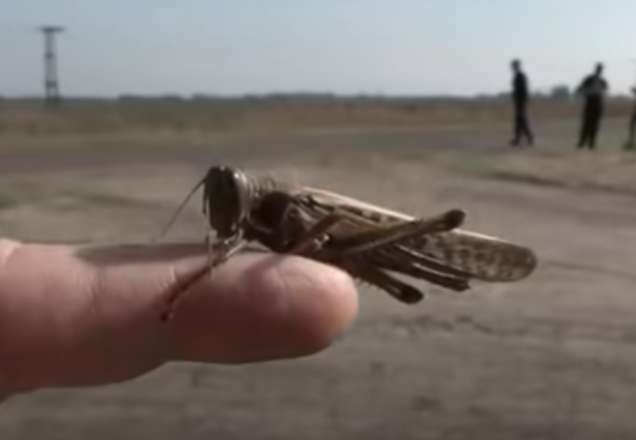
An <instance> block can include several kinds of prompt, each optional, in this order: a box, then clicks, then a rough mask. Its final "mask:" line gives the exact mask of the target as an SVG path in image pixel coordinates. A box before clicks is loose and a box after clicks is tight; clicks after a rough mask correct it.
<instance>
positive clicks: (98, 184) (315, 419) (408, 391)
mask: <svg viewBox="0 0 636 440" xmlns="http://www.w3.org/2000/svg"><path fill="white" fill-rule="evenodd" d="M622 124H623V121H621V120H613V121H608V122H607V124H606V132H605V133H606V134H605V137H604V138H603V142H602V148H603V151H600V152H598V153H588V152H575V151H574V149H573V147H572V140H573V137H574V134H575V131H576V124H575V122H574V121H561V122H551V123H544V124H543V125H541V126H539V127H538V129H537V131H538V132H539V133H540V138H539V142H540V144H539V145H538V147H537V148H535V149H533V150H532V151H530V150H523V151H517V150H514V151H513V150H512V149H510V148H509V147H507V146H506V145H505V140H506V139H507V135H508V128H507V126H492V127H483V128H480V129H474V128H466V129H450V128H445V127H439V128H437V129H431V128H427V129H416V128H413V129H399V130H390V129H384V130H380V129H378V130H376V131H369V130H354V129H351V130H322V131H304V132H297V133H294V134H277V135H267V136H264V135H263V136H257V135H250V136H247V135H246V136H241V135H234V136H229V135H228V136H216V137H211V136H203V135H191V134H189V135H187V139H185V138H184V142H183V145H184V146H183V147H176V146H175V147H174V148H162V149H153V145H152V144H151V143H148V144H143V145H134V146H132V145H131V147H130V148H122V146H121V145H119V146H118V148H117V149H116V150H112V149H109V148H107V147H103V148H87V149H85V150H83V149H72V150H65V149H50V148H49V149H47V148H46V145H43V146H42V148H41V149H38V148H30V149H29V150H28V151H24V152H19V151H15V149H12V150H10V151H4V152H3V150H0V173H1V174H0V185H1V187H2V189H0V208H2V209H0V230H1V231H2V232H3V234H5V235H6V236H9V237H17V238H22V239H27V240H37V241H56V240H62V241H78V242H83V241H91V242H94V243H112V242H144V241H147V240H148V239H149V238H150V237H151V236H152V235H153V233H156V232H157V231H159V230H160V229H161V226H162V225H163V223H164V221H165V220H166V219H167V218H168V217H169V216H170V214H171V212H172V209H174V207H175V206H176V205H177V204H178V202H179V201H180V198H181V197H183V195H185V193H186V192H187V190H188V189H189V188H190V186H191V185H192V184H193V183H194V182H195V181H196V180H197V178H198V177H199V176H200V175H201V174H202V173H203V172H204V170H205V168H206V164H211V163H221V162H222V163H230V164H233V165H237V166H241V167H243V168H245V169H247V170H249V171H253V172H255V173H260V174H267V173H270V174H272V175H275V176H277V177H281V178H285V179H288V180H292V181H296V182H303V183H305V182H306V183H308V184H311V185H313V186H325V187H327V188H330V189H334V190H337V191H340V192H345V193H347V194H350V195H353V196H356V197H359V198H362V199H366V200H370V201H374V202H377V203H381V204H385V205H387V206H389V207H392V208H395V209H399V210H403V211H406V212H409V213H412V214H421V215H430V214H432V213H438V212H441V211H442V210H444V209H447V208H451V207H460V208H462V209H464V210H466V211H467V213H468V219H467V222H468V223H467V228H468V229H473V230H476V231H480V232H484V233H489V234H494V235H499V236H502V237H505V238H507V239H510V240H513V241H515V242H519V243H522V244H526V245H528V246H531V247H532V248H534V249H535V250H536V252H537V255H538V257H539V261H540V263H539V267H538V269H537V271H536V272H535V273H534V274H533V275H532V276H531V277H530V278H528V279H527V280H524V281H522V282H519V283H514V284H492V285H491V284H475V286H474V288H473V289H471V290H470V291H469V292H468V293H463V294H455V293H447V292H444V291H442V290H440V289H436V288H427V290H428V291H429V292H430V297H429V299H428V300H427V301H425V302H423V303H421V304H419V305H416V306H405V305H402V304H398V303H396V302H395V301H394V300H393V299H391V298H389V297H388V296H387V295H385V294H383V293H382V292H379V291H375V290H372V289H366V288H361V289H360V295H361V301H360V303H361V311H360V316H359V319H358V320H357V322H356V324H355V326H354V327H353V328H352V329H351V330H350V331H349V332H348V334H346V335H344V336H343V337H342V338H341V339H340V340H339V341H338V342H337V343H336V344H335V345H334V346H333V347H331V348H330V349H328V350H326V351H325V352H323V353H321V354H318V355H316V356H312V357H309V358H305V359H301V360H293V361H277V362H270V363H264V364H254V365H245V366H211V365H194V364H176V363H175V364H171V365H168V366H165V367H163V368H161V369H159V370H157V371H155V372H153V373H152V374H149V375H147V376H145V377H143V378H140V379H138V380H134V381H131V382H128V383H125V384H119V385H113V386H106V387H99V388H91V389H78V390H44V391H39V392H36V393H33V394H30V395H23V396H19V397H16V398H13V399H11V400H9V401H7V402H6V403H4V404H3V405H2V406H1V407H0V433H1V434H0V438H2V439H3V440H27V439H28V440H39V439H43V440H44V439H46V440H56V439H60V440H62V439H64V440H72V439H84V438H91V439H93V440H101V439H104V440H106V439H109V440H110V439H137V438H149V439H155V440H159V439H173V438H180V439H210V438H217V439H226V438H227V439H233V438H259V439H281V438H298V437H301V436H302V438H305V439H307V440H309V439H323V438H343V439H348V438H366V439H386V438H400V439H449V440H450V439H490V440H492V439H528V440H529V439H581V440H584V439H599V438H608V439H633V438H636V419H635V418H634V416H633V413H634V408H636V319H635V318H636V270H635V269H634V261H636V246H634V244H636V203H634V202H635V198H634V195H635V194H636V159H634V158H632V156H630V155H629V154H623V153H620V152H619V141H618V140H619V138H620V136H621V135H622V134H623V131H622V129H623V125H622ZM184 136H186V135H184ZM193 136H194V137H195V138H196V139H194V140H193ZM196 136H198V137H196ZM123 147H125V146H123ZM113 151H115V153H113ZM197 208H198V203H196V202H194V203H192V206H191V207H190V209H189V210H188V211H187V212H186V213H185V215H184V216H183V217H182V219H181V220H180V222H179V224H178V225H177V226H176V228H175V230H174V231H173V232H172V234H171V236H170V239H174V240H182V239H187V240H199V239H200V238H201V237H203V231H204V229H203V222H202V219H201V218H200V215H199V213H198V210H197Z"/></svg>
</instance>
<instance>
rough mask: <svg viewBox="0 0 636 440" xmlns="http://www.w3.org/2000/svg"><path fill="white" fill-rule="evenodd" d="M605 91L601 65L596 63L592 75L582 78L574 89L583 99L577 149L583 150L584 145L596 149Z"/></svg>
mask: <svg viewBox="0 0 636 440" xmlns="http://www.w3.org/2000/svg"><path fill="white" fill-rule="evenodd" d="M607 89H608V84H607V81H606V80H605V78H603V64H601V63H597V64H596V68H595V70H594V73H592V74H590V75H588V76H586V77H585V78H583V81H582V82H581V84H580V85H579V87H578V88H577V89H576V92H577V93H579V94H580V95H582V96H583V98H584V99H585V102H584V104H583V121H582V124H581V132H580V135H579V143H578V144H577V147H578V148H584V147H585V146H586V145H587V147H588V148H589V149H590V150H593V149H594V148H596V137H597V135H598V129H599V125H600V123H601V117H602V116H603V100H604V98H605V94H606V93H607Z"/></svg>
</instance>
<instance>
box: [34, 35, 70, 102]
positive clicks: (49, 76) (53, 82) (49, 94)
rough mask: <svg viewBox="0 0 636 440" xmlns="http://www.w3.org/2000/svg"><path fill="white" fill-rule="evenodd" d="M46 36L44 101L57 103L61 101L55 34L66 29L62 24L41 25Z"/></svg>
mask: <svg viewBox="0 0 636 440" xmlns="http://www.w3.org/2000/svg"><path fill="white" fill-rule="evenodd" d="M39 31H40V32H42V34H43V36H44V102H45V103H46V104H47V105H56V104H59V103H60V101H61V97H60V88H59V83H58V79H57V56H56V54H55V36H56V34H58V33H60V32H62V31H64V28H63V27H62V26H40V28H39Z"/></svg>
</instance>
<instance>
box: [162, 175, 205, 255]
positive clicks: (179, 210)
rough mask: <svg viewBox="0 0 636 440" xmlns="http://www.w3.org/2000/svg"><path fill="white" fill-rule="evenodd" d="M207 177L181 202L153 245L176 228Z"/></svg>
mask: <svg viewBox="0 0 636 440" xmlns="http://www.w3.org/2000/svg"><path fill="white" fill-rule="evenodd" d="M207 177H208V176H207V175H206V176H205V177H203V179H201V181H199V182H198V183H197V184H196V185H194V187H193V188H192V189H191V190H190V192H189V193H188V195H187V196H185V198H184V199H183V201H182V202H181V204H180V205H179V207H178V208H177V209H176V211H175V212H174V214H172V217H171V218H170V221H168V223H167V224H166V226H164V227H163V229H162V230H161V233H159V234H158V235H157V236H156V237H154V238H153V240H152V242H153V243H156V242H158V241H159V240H161V239H162V238H164V237H165V236H166V234H167V233H168V231H169V230H170V228H172V226H174V224H175V222H176V221H177V219H178V218H179V216H180V215H181V213H182V212H183V209H184V208H185V207H186V205H187V204H188V202H189V201H190V199H191V198H192V196H193V195H194V193H195V192H197V190H198V189H199V188H201V185H203V184H204V183H205V180H206V179H207Z"/></svg>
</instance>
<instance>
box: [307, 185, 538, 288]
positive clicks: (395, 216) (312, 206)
mask: <svg viewBox="0 0 636 440" xmlns="http://www.w3.org/2000/svg"><path fill="white" fill-rule="evenodd" d="M296 196H297V197H296V200H297V201H298V203H299V204H300V206H301V207H302V208H303V209H304V210H305V211H309V212H311V213H313V215H314V216H316V217H317V218H318V217H320V216H324V215H328V214H329V213H332V212H336V211H341V212H346V213H347V214H348V215H347V219H345V220H343V222H341V223H340V224H338V225H337V229H336V230H335V231H334V233H335V234H341V235H346V234H354V233H356V232H359V231H360V230H361V229H362V230H364V229H372V228H382V227H385V226H386V225H391V224H396V223H400V222H410V221H413V220H414V217H411V216H408V215H406V214H403V213H400V212H397V211H392V210H388V209H385V208H382V207H378V206H376V205H372V204H369V203H365V202H362V201H360V200H357V199H354V198H351V197H347V196H343V195H340V194H337V193H333V192H329V191H325V190H322V189H317V188H307V187H304V188H302V190H300V191H299V192H298V193H297V194H296ZM361 257H363V258H368V259H369V261H372V262H373V264H374V265H376V266H378V267H381V268H384V269H387V270H392V271H397V272H402V273H406V274H408V275H412V276H415V277H423V276H421V275H422V274H424V273H426V274H429V275H430V273H429V272H432V273H434V274H436V275H439V276H442V277H450V278H457V279H458V280H467V279H469V278H476V279H479V280H483V281H516V280H520V279H522V278H525V277H526V276H528V275H529V274H530V273H532V271H533V270H534V268H535V267H536V264H537V259H536V257H535V254H534V252H533V251H532V250H531V249H529V248H527V247H524V246H521V245H518V244H515V243H511V242H509V241H505V240H502V239H500V238H497V237H492V236H488V235H484V234H479V233H476V232H471V231H467V230H462V229H454V230H452V231H449V232H443V233H436V234H426V235H422V236H412V237H407V238H404V239H402V240H400V241H397V242H393V243H391V244H388V245H385V246H381V247H379V248H376V249H373V250H370V251H369V252H368V253H367V254H365V255H363V256H361ZM418 274H420V276H418ZM424 278H425V277H424ZM458 285H461V283H460V284H458ZM457 290H461V289H460V288H458V289H457Z"/></svg>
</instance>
